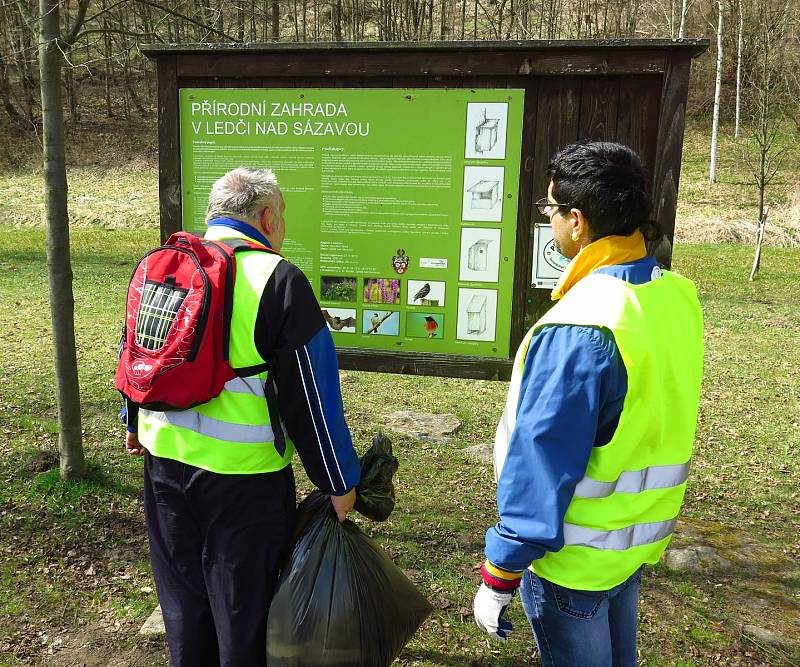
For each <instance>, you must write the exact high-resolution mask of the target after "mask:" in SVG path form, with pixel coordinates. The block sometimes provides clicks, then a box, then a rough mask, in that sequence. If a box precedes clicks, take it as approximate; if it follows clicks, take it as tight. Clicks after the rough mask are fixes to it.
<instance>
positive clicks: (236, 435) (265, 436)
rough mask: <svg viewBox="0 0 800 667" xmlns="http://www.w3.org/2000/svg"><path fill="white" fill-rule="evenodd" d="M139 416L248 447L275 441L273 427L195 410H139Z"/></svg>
mask: <svg viewBox="0 0 800 667" xmlns="http://www.w3.org/2000/svg"><path fill="white" fill-rule="evenodd" d="M139 414H140V415H142V416H144V417H145V418H147V419H152V420H154V421H160V422H165V423H167V424H170V425H171V426H178V427H180V428H185V429H187V430H189V431H194V432H195V433H199V434H200V435H207V436H208V437H210V438H216V439H217V440H228V441H229V442H241V443H245V444H248V445H250V444H252V445H260V444H263V443H265V442H273V441H274V440H275V435H274V434H273V432H272V426H270V425H269V424H267V425H266V426H248V425H246V424H232V423H231V422H224V421H220V420H219V419H214V418H213V417H207V416H206V415H201V414H200V413H199V412H195V411H194V410H170V411H169V412H152V411H150V410H139Z"/></svg>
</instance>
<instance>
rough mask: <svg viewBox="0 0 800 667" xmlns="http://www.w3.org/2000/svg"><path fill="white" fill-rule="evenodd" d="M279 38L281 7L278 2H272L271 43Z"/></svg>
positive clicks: (273, 0)
mask: <svg viewBox="0 0 800 667" xmlns="http://www.w3.org/2000/svg"><path fill="white" fill-rule="evenodd" d="M280 38H281V6H280V1H279V0H272V41H273V42H277V41H278V40H280Z"/></svg>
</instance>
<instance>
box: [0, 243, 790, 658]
mask: <svg viewBox="0 0 800 667" xmlns="http://www.w3.org/2000/svg"><path fill="white" fill-rule="evenodd" d="M156 237H157V234H156V232H155V231H154V230H152V229H147V230H138V231H137V230H133V231H131V230H102V229H76V230H74V231H73V234H72V245H73V270H74V273H75V299H76V306H75V309H76V326H77V340H78V351H79V360H80V373H81V377H80V380H81V398H82V403H83V415H84V423H83V426H84V438H85V440H84V442H85V448H86V453H87V456H88V458H89V460H90V461H91V465H92V475H91V477H90V478H89V479H88V480H87V481H85V482H81V483H79V484H65V483H62V482H60V481H59V479H58V474H57V469H56V468H57V467H56V468H53V466H54V465H56V462H55V454H54V453H55V451H56V447H57V443H56V435H55V434H56V415H55V410H54V407H53V405H54V389H53V371H52V356H51V355H52V348H51V339H50V331H49V306H48V297H47V277H46V260H45V253H44V245H45V244H44V234H43V231H42V230H39V229H11V228H9V227H2V228H0V292H1V293H2V294H3V297H4V298H3V299H2V300H0V343H2V344H0V414H1V415H2V417H0V429H2V437H1V438H0V455H1V456H0V482H1V483H2V484H1V485H0V665H36V664H42V665H74V664H86V665H132V664H137V665H151V664H152V665H159V664H166V663H165V660H166V658H165V652H164V648H163V642H162V641H159V640H145V639H142V638H139V637H137V636H136V630H137V628H138V626H139V625H140V624H141V622H142V621H143V620H144V618H146V616H147V615H148V613H149V612H150V611H151V610H152V608H153V607H154V606H155V605H156V602H157V601H156V597H155V594H154V592H153V589H152V587H153V584H152V581H151V579H150V574H149V564H148V559H147V542H146V539H145V531H144V523H143V516H142V502H141V461H140V460H139V459H133V458H129V457H126V456H125V455H124V454H123V452H122V440H121V428H120V426H119V425H118V423H117V421H116V419H115V414H116V412H117V409H118V407H119V399H118V397H117V395H116V393H115V392H114V390H113V386H112V376H113V369H114V365H115V350H116V343H117V340H118V336H119V327H120V320H121V316H122V311H123V299H124V292H125V285H126V283H127V279H128V277H129V273H130V270H131V266H132V263H133V262H134V260H135V259H136V258H137V257H138V255H140V254H141V253H142V252H143V251H144V250H145V249H147V248H148V247H150V246H151V245H153V244H155V242H156V240H157V238H156ZM750 261H751V250H750V249H749V248H747V247H744V246H733V245H731V246H678V247H677V248H676V251H675V265H676V268H677V269H678V270H680V271H681V272H683V273H684V274H685V275H688V276H689V277H691V278H693V279H694V280H695V281H696V282H697V284H698V287H699V289H700V294H701V298H702V301H703V304H704V308H705V313H706V341H707V353H706V380H705V384H704V394H703V403H702V413H701V419H700V428H699V433H698V440H697V455H696V458H695V464H694V467H693V474H692V478H691V481H690V485H689V492H688V495H687V501H686V505H685V512H684V521H683V522H682V523H681V530H680V534H679V535H678V537H677V538H676V544H678V545H681V544H692V543H697V542H698V541H701V542H702V543H703V544H710V545H712V546H714V547H715V548H717V549H719V550H720V551H719V552H720V553H721V554H722V555H724V556H725V557H726V558H727V559H728V560H730V561H731V566H730V567H729V568H727V569H722V568H712V569H709V570H706V571H704V572H702V573H698V574H676V573H673V572H671V571H669V570H667V569H666V568H665V567H663V566H658V567H656V568H654V569H651V570H649V571H648V573H647V576H646V581H645V584H644V588H643V595H642V616H641V633H640V646H641V658H642V662H643V664H646V665H707V664H731V665H756V664H769V665H792V664H797V663H798V662H800V651H798V650H797V649H792V648H791V647H790V646H787V645H786V644H784V645H783V646H780V647H774V646H770V645H769V644H767V643H764V642H759V641H758V640H756V641H751V640H749V639H747V638H746V637H745V636H743V634H742V628H743V626H744V625H745V624H748V623H750V624H755V625H758V626H761V627H765V628H768V629H772V630H775V631H778V632H780V633H781V634H782V635H783V637H784V639H785V640H787V641H790V640H793V641H794V642H797V641H798V640H800V627H798V625H797V619H798V616H799V614H798V610H800V576H798V554H799V552H800V537H798V536H799V535H800V517H799V516H798V511H797V508H798V500H797V498H798V488H800V487H799V483H800V467H798V463H797V459H798V449H799V448H800V447H799V446H800V436H798V433H800V429H798V427H799V426H800V375H798V370H797V369H798V368H800V312H799V311H798V308H797V303H798V302H800V274H798V271H797V268H798V267H799V266H800V250H797V249H776V248H769V249H767V251H766V254H765V257H764V261H763V268H762V271H761V274H760V275H759V279H758V280H757V281H756V282H755V283H748V282H747V280H746V278H747V274H748V270H749V263H750ZM342 386H343V392H344V397H345V407H346V410H347V414H348V419H349V422H350V425H351V428H352V430H353V433H354V436H355V440H356V442H357V444H358V447H359V448H360V449H362V450H363V449H364V448H365V447H366V446H367V444H368V441H369V439H370V438H371V435H372V434H373V433H374V431H375V429H376V428H378V427H379V426H380V425H381V424H382V422H383V418H384V416H385V415H386V414H388V413H390V412H393V411H395V410H398V409H416V410H423V411H428V412H450V413H453V414H455V415H457V416H458V417H459V418H460V419H461V421H462V428H461V430H460V431H459V432H458V433H457V434H456V436H455V437H454V438H453V439H452V441H451V442H449V443H447V444H436V445H434V444H430V443H421V442H417V441H414V440H411V439H408V438H405V437H401V436H395V437H393V442H394V445H395V451H396V454H397V455H398V458H399V459H400V462H401V467H400V471H399V473H398V478H397V491H398V507H397V510H396V512H395V514H394V515H393V516H392V517H391V518H390V519H389V521H387V522H386V523H384V524H373V523H371V522H369V521H367V520H362V519H357V521H358V523H359V524H360V525H361V526H362V528H363V529H364V530H366V531H367V532H368V533H370V534H371V535H372V536H373V537H374V538H375V539H376V540H377V541H378V543H379V544H381V545H382V546H383V547H384V549H385V550H386V551H387V552H388V553H389V554H390V555H391V556H392V557H393V558H394V559H395V561H396V562H397V563H398V564H399V565H400V566H401V567H403V568H404V569H405V570H406V571H407V573H408V574H409V576H410V577H411V578H412V579H413V580H414V581H415V582H416V584H417V585H418V586H419V588H420V589H421V590H422V591H423V592H424V593H425V595H426V596H428V598H429V599H430V600H431V602H432V603H433V604H434V606H435V608H436V611H435V613H434V615H433V616H432V617H431V618H430V619H429V620H428V621H427V622H426V623H425V625H424V626H423V628H422V629H421V630H420V632H419V633H418V634H417V635H416V637H415V638H414V639H413V641H412V642H411V643H410V644H409V645H408V646H407V648H406V650H405V652H404V653H403V655H402V657H401V659H400V660H399V664H402V665H426V666H432V665H453V666H464V665H499V666H511V665H524V664H527V663H528V661H529V660H530V656H531V653H532V646H533V641H532V638H531V637H530V635H529V631H528V630H527V629H526V626H525V622H524V616H523V614H522V610H521V606H520V605H519V603H515V604H514V606H513V609H512V611H511V619H512V621H514V622H515V624H516V625H517V627H518V630H519V632H517V633H515V635H513V639H512V640H511V641H509V642H508V643H507V644H505V645H498V644H493V643H490V642H489V641H488V639H487V638H486V637H485V636H484V635H482V634H481V633H480V632H479V631H478V629H477V627H475V625H474V622H473V621H472V618H471V616H470V608H471V599H472V595H473V593H474V589H475V586H476V584H477V581H478V574H477V572H476V567H477V566H478V565H479V563H480V561H481V550H482V543H483V533H484V531H485V529H486V527H487V526H488V525H489V524H490V523H492V522H493V520H494V501H493V481H492V473H491V470H490V467H489V466H487V465H484V464H480V463H477V462H474V461H472V460H470V459H468V458H466V457H465V456H464V455H463V454H462V453H461V451H460V450H461V449H462V448H463V447H465V446H468V445H471V444H476V443H481V442H487V441H489V440H490V438H491V435H492V434H493V432H494V427H495V424H496V422H497V419H498V417H499V415H500V412H501V408H502V403H503V400H504V394H505V391H506V387H507V385H506V384H505V383H494V382H479V381H462V380H450V379H441V378H421V377H412V376H394V375H378V374H367V373H355V372H346V373H345V374H344V377H343V384H342ZM300 487H301V490H307V489H308V484H307V482H305V481H304V480H303V479H301V483H300Z"/></svg>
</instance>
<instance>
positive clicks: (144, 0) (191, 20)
mask: <svg viewBox="0 0 800 667" xmlns="http://www.w3.org/2000/svg"><path fill="white" fill-rule="evenodd" d="M137 1H138V2H140V3H141V4H143V5H147V6H149V7H153V8H154V9H158V10H159V11H162V12H164V13H166V14H172V16H177V17H178V18H181V19H183V20H184V21H188V22H189V23H191V24H193V25H196V26H198V27H199V28H203V30H208V31H209V32H213V33H214V34H215V35H219V36H220V37H224V38H225V39H228V40H230V41H232V42H238V41H239V40H238V39H237V38H236V37H231V36H230V35H229V34H227V33H225V32H222V31H221V30H217V29H216V28H212V27H211V26H210V25H206V24H205V23H203V22H201V21H198V20H196V19H194V18H192V17H191V16H187V15H186V14H181V13H180V12H178V11H176V10H174V9H168V8H167V7H164V6H163V5H160V4H158V3H157V2H151V0H137Z"/></svg>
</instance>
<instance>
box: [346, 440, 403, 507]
mask: <svg viewBox="0 0 800 667" xmlns="http://www.w3.org/2000/svg"><path fill="white" fill-rule="evenodd" d="M397 466H398V463H397V459H396V458H395V457H394V455H393V454H392V443H391V442H390V441H389V438H387V437H386V436H385V435H384V434H383V433H378V435H376V436H375V437H374V438H373V439H372V446H371V447H370V448H369V449H368V450H367V451H366V453H365V454H364V456H362V457H361V481H360V482H359V484H358V486H357V487H356V504H355V509H356V511H358V512H360V513H361V514H363V515H364V516H365V517H367V518H368V519H372V520H373V521H386V519H388V518H389V515H390V514H391V513H392V510H394V484H392V476H393V475H394V474H395V473H396V472H397Z"/></svg>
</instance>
